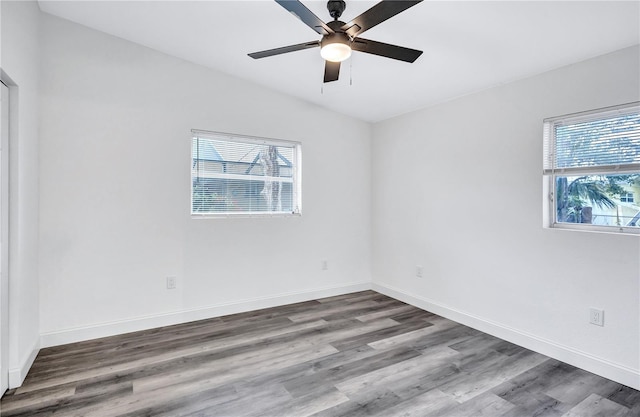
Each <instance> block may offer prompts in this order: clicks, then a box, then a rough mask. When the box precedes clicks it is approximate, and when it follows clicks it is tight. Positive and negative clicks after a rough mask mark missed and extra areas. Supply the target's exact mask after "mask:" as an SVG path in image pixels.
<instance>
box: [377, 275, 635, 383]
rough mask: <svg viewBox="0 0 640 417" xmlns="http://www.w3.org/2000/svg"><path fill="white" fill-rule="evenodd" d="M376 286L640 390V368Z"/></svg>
mask: <svg viewBox="0 0 640 417" xmlns="http://www.w3.org/2000/svg"><path fill="white" fill-rule="evenodd" d="M372 289H373V290H374V291H377V292H379V293H381V294H385V295H388V296H389V297H393V298H395V299H397V300H400V301H403V302H405V303H407V304H411V305H413V306H415V307H418V308H421V309H423V310H427V311H429V312H432V313H435V314H438V315H440V316H442V317H445V318H448V319H450V320H453V321H455V322H458V323H461V324H464V325H466V326H469V327H472V328H474V329H477V330H480V331H482V332H485V333H488V334H490V335H492V336H496V337H499V338H501V339H504V340H507V341H509V342H511V343H515V344H517V345H519V346H522V347H525V348H527V349H530V350H533V351H535V352H538V353H541V354H543V355H546V356H549V357H551V358H554V359H557V360H559V361H562V362H566V363H568V364H570V365H573V366H576V367H578V368H581V369H584V370H586V371H589V372H592V373H594V374H596V375H600V376H603V377H605V378H608V379H611V380H613V381H616V382H619V383H620V384H624V385H627V386H629V387H631V388H634V389H637V390H640V370H638V369H633V368H629V367H626V366H624V365H621V364H617V363H614V362H611V361H609V360H607V359H603V358H599V357H596V356H594V355H591V354H589V353H586V352H582V351H580V350H577V349H574V348H571V347H569V346H564V345H562V344H559V343H556V342H554V341H552V340H547V339H544V338H541V337H538V336H536V335H533V334H529V333H526V332H523V331H521V330H518V329H514V328H511V327H508V326H505V325H502V324H500V323H496V322H493V321H491V320H487V319H484V318H482V317H478V316H474V315H472V314H469V313H467V312H465V311H461V310H457V309H454V308H450V307H448V306H445V305H442V304H439V303H437V302H435V301H433V300H429V299H427V298H423V297H418V296H415V295H411V294H407V293H406V292H404V291H402V290H399V289H396V288H392V287H390V286H387V285H383V284H377V283H373V284H372Z"/></svg>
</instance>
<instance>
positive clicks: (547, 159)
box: [542, 101, 640, 235]
mask: <svg viewBox="0 0 640 417" xmlns="http://www.w3.org/2000/svg"><path fill="white" fill-rule="evenodd" d="M630 110H631V111H630ZM637 111H640V101H635V102H631V103H625V104H621V105H617V106H610V107H604V108H600V109H594V110H588V111H583V112H577V113H570V114H565V115H562V116H554V117H549V118H546V119H544V120H543V169H542V175H543V194H544V197H545V204H546V207H547V208H546V209H544V211H543V212H544V216H543V227H545V228H551V229H566V230H580V231H586V232H608V233H615V234H627V235H640V227H634V226H603V225H594V224H587V223H565V222H558V221H557V208H556V201H555V187H556V178H557V177H564V176H577V175H617V174H618V175H619V174H629V173H638V172H640V163H635V162H633V163H628V164H609V165H597V166H590V167H570V168H556V167H555V162H554V161H553V157H554V155H555V146H556V139H555V134H554V133H553V132H554V131H555V126H558V125H562V124H575V123H580V122H586V121H591V120H598V119H605V118H607V117H611V116H614V115H616V114H629V113H635V112H637ZM594 116H600V117H594Z"/></svg>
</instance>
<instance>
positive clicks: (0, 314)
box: [0, 80, 10, 396]
mask: <svg viewBox="0 0 640 417" xmlns="http://www.w3.org/2000/svg"><path fill="white" fill-rule="evenodd" d="M0 89H1V100H0V396H2V395H3V394H4V392H5V391H6V390H7V389H8V388H9V268H8V266H9V95H10V92H9V87H8V86H7V85H6V84H5V83H3V82H2V81H1V80H0Z"/></svg>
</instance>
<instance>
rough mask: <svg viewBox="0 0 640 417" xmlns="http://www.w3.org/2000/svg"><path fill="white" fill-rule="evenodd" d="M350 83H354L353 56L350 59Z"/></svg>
mask: <svg viewBox="0 0 640 417" xmlns="http://www.w3.org/2000/svg"><path fill="white" fill-rule="evenodd" d="M349 85H353V57H352V58H351V59H350V60H349Z"/></svg>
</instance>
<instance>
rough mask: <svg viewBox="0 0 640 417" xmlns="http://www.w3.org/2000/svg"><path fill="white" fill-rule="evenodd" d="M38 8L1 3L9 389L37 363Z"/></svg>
mask: <svg viewBox="0 0 640 417" xmlns="http://www.w3.org/2000/svg"><path fill="white" fill-rule="evenodd" d="M39 14H40V11H39V9H38V5H37V3H36V2H33V1H23V2H19V1H3V2H2V78H3V81H5V82H6V83H7V84H9V86H10V101H11V104H10V116H9V119H10V120H9V122H10V132H9V137H10V143H9V155H10V160H9V165H10V173H9V177H10V188H9V192H10V197H9V198H10V203H9V204H10V207H9V219H10V224H9V233H10V236H9V239H10V245H9V279H10V281H9V299H10V302H9V320H10V322H9V343H10V346H9V385H10V386H12V387H15V386H18V385H20V384H21V383H22V380H23V379H24V377H25V376H26V372H27V370H28V369H29V367H30V366H31V363H32V362H33V360H34V359H35V354H36V353H37V351H38V347H39V345H38V343H39V323H38V321H39V315H38V304H39V303H38V294H39V284H38V59H39V58H38V56H39V50H38V24H39Z"/></svg>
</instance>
